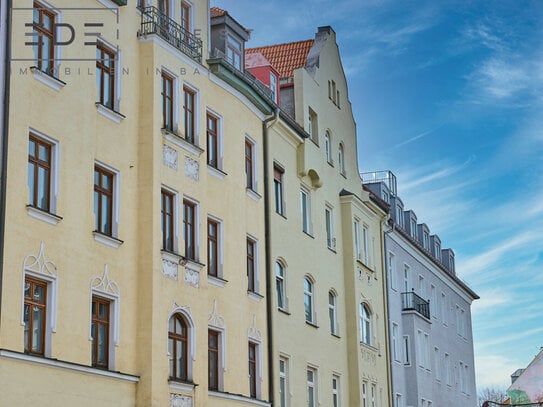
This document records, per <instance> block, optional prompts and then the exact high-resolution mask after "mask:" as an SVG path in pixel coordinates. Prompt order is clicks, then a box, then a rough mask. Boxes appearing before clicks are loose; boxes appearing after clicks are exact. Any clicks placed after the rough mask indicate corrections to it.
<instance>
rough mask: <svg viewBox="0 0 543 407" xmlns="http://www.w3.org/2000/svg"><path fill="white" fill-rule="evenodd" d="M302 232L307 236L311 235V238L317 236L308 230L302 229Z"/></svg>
mask: <svg viewBox="0 0 543 407" xmlns="http://www.w3.org/2000/svg"><path fill="white" fill-rule="evenodd" d="M302 233H303V234H304V235H306V236H309V237H310V238H311V239H315V236H313V235H312V234H311V233H309V232H306V231H305V230H302Z"/></svg>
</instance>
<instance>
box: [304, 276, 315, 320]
mask: <svg viewBox="0 0 543 407" xmlns="http://www.w3.org/2000/svg"><path fill="white" fill-rule="evenodd" d="M313 294H314V283H313V280H311V278H309V276H305V277H304V309H305V321H306V322H308V323H310V324H314V323H315V304H314V298H313Z"/></svg>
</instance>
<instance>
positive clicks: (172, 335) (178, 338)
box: [168, 313, 190, 382]
mask: <svg viewBox="0 0 543 407" xmlns="http://www.w3.org/2000/svg"><path fill="white" fill-rule="evenodd" d="M171 319H174V321H173V326H174V330H173V331H171V330H170V327H168V341H173V346H172V348H171V349H172V350H171V352H172V353H171V355H170V357H171V358H172V360H173V366H172V367H173V372H172V371H170V379H171V380H178V381H185V382H186V381H188V380H189V371H188V369H189V363H188V358H189V336H190V334H189V329H190V326H189V324H188V322H187V320H186V319H185V317H184V316H183V315H182V314H179V313H177V314H174V315H172V316H171V317H170V320H171ZM176 320H178V321H179V322H180V323H181V325H182V327H183V328H184V331H185V334H186V335H184V336H183V334H182V332H181V333H178V332H176V331H175V326H176V323H175V321H176ZM177 342H182V343H184V344H185V346H184V350H185V351H184V353H183V354H182V355H181V356H182V363H183V371H184V372H185V376H184V377H178V376H177V367H178V365H177V359H178V357H177V356H178V355H177Z"/></svg>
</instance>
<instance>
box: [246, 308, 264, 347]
mask: <svg viewBox="0 0 543 407" xmlns="http://www.w3.org/2000/svg"><path fill="white" fill-rule="evenodd" d="M247 336H248V337H249V338H250V339H254V340H256V341H259V342H260V341H261V340H262V333H261V332H260V329H258V328H257V327H256V315H254V314H253V325H251V327H250V328H249V330H248V331H247Z"/></svg>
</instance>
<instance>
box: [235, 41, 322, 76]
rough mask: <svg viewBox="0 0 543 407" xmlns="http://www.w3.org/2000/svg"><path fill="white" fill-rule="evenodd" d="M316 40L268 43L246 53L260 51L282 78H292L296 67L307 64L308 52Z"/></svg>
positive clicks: (247, 50)
mask: <svg viewBox="0 0 543 407" xmlns="http://www.w3.org/2000/svg"><path fill="white" fill-rule="evenodd" d="M313 41H314V40H304V41H296V42H289V43H286V44H276V45H268V46H266V47H257V48H249V49H246V50H245V53H246V54H253V53H255V52H260V53H261V54H262V55H264V56H265V57H266V59H267V60H268V61H270V63H271V65H272V66H273V67H274V68H275V69H276V70H277V71H278V72H279V76H280V77H281V78H292V77H293V76H294V73H293V71H294V70H295V69H296V68H300V67H302V66H305V62H306V60H307V54H309V50H310V49H311V47H312V46H313Z"/></svg>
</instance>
